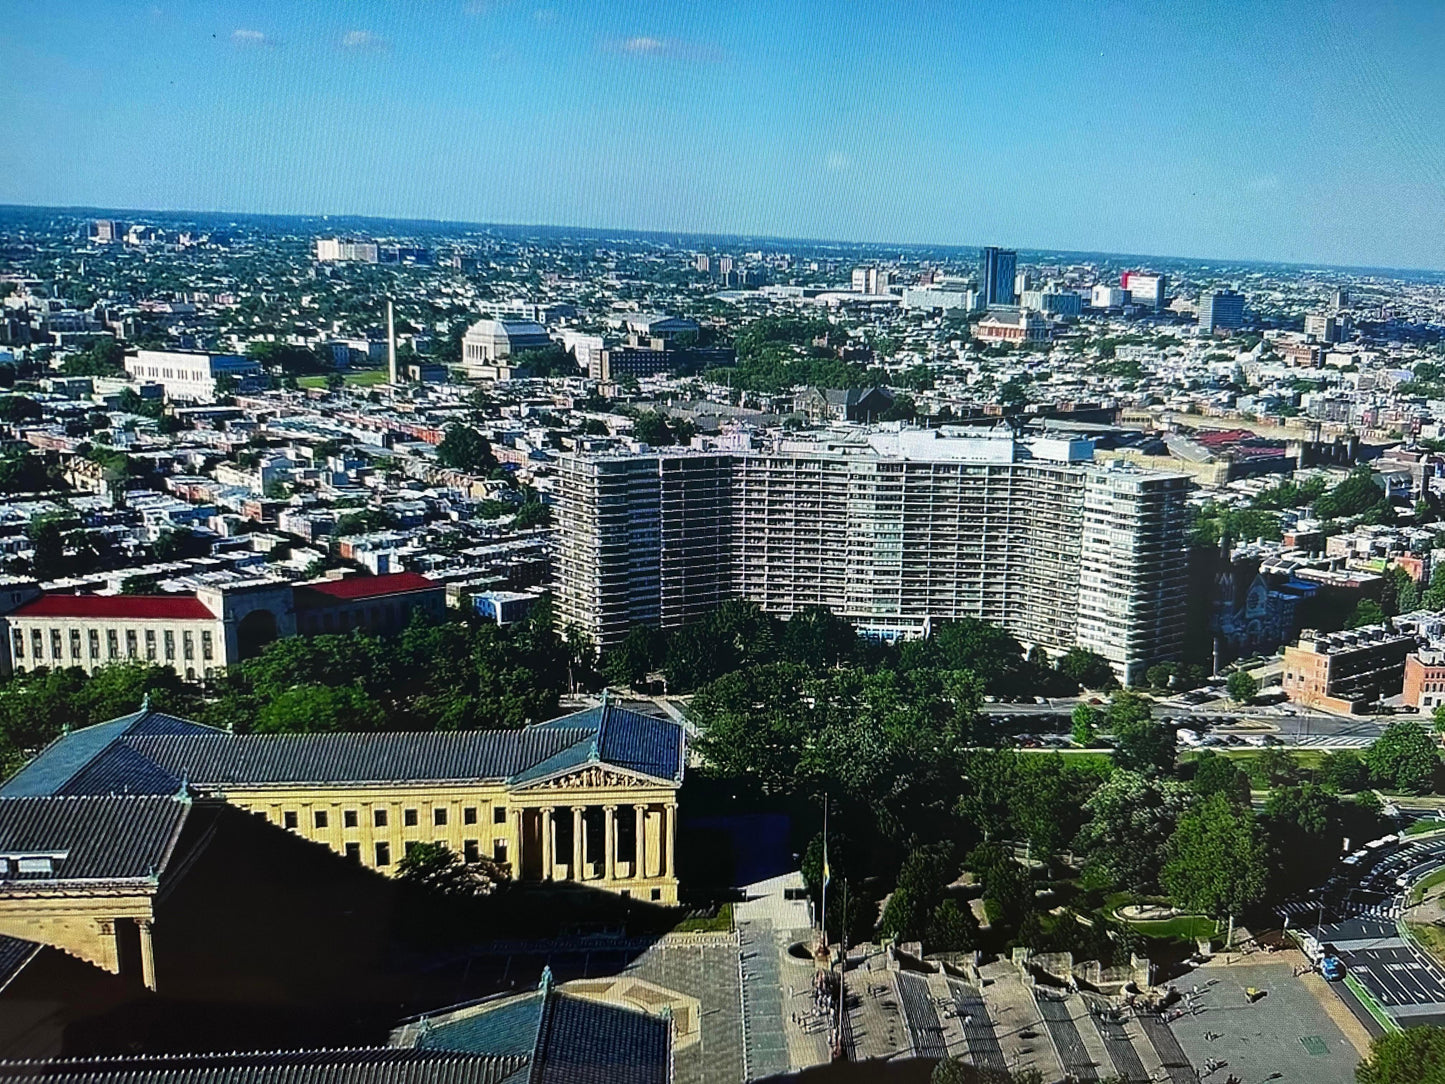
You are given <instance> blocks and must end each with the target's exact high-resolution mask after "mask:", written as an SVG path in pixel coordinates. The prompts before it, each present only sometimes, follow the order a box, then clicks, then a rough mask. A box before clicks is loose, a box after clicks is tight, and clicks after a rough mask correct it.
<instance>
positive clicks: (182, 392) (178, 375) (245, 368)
mask: <svg viewBox="0 0 1445 1084" xmlns="http://www.w3.org/2000/svg"><path fill="white" fill-rule="evenodd" d="M125 371H126V372H127V373H129V374H130V376H131V379H132V380H133V381H135V382H136V383H151V384H159V385H161V387H163V388H164V389H165V393H166V398H167V399H173V400H182V401H185V402H192V403H214V402H215V401H216V399H217V397H218V396H217V393H216V381H217V379H218V378H221V377H227V378H229V379H230V380H231V381H233V382H234V386H235V390H236V391H239V392H245V391H255V390H257V389H259V388H260V387H261V385H262V373H261V366H260V365H259V364H258V363H257V362H255V361H252V360H251V359H250V358H244V357H241V356H240V355H239V354H207V353H203V352H200V351H190V350H139V351H137V352H136V355H135V357H127V358H126V359H125Z"/></svg>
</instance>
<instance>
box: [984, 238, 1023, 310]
mask: <svg viewBox="0 0 1445 1084" xmlns="http://www.w3.org/2000/svg"><path fill="white" fill-rule="evenodd" d="M1018 261H1019V254H1018V253H1017V252H1014V251H1012V250H1011V249H1006V248H994V247H993V246H989V247H988V248H986V249H984V250H983V254H982V255H981V256H980V257H979V261H978V296H979V300H980V301H981V302H982V303H983V304H984V305H1012V304H1013V303H1014V275H1015V273H1016V271H1017V268H1018Z"/></svg>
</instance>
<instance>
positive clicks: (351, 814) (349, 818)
mask: <svg viewBox="0 0 1445 1084" xmlns="http://www.w3.org/2000/svg"><path fill="white" fill-rule="evenodd" d="M356 823H357V818H356V810H354V809H344V810H342V812H341V826H342V827H343V828H355V827H356Z"/></svg>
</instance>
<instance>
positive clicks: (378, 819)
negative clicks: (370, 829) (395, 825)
mask: <svg viewBox="0 0 1445 1084" xmlns="http://www.w3.org/2000/svg"><path fill="white" fill-rule="evenodd" d="M371 823H372V824H373V825H374V826H375V827H377V828H385V827H386V810H384V809H373V810H372V811H371Z"/></svg>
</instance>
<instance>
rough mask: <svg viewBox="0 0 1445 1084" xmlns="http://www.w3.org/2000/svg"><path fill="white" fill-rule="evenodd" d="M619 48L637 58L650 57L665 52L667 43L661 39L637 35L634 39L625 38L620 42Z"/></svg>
mask: <svg viewBox="0 0 1445 1084" xmlns="http://www.w3.org/2000/svg"><path fill="white" fill-rule="evenodd" d="M620 48H621V49H622V51H623V52H624V53H634V54H637V55H639V56H652V55H655V54H657V53H665V52H667V48H668V45H667V42H665V41H663V40H662V39H661V38H649V37H647V36H646V35H639V36H638V37H635V38H626V39H624V40H623V41H622V43H621V45H620Z"/></svg>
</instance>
